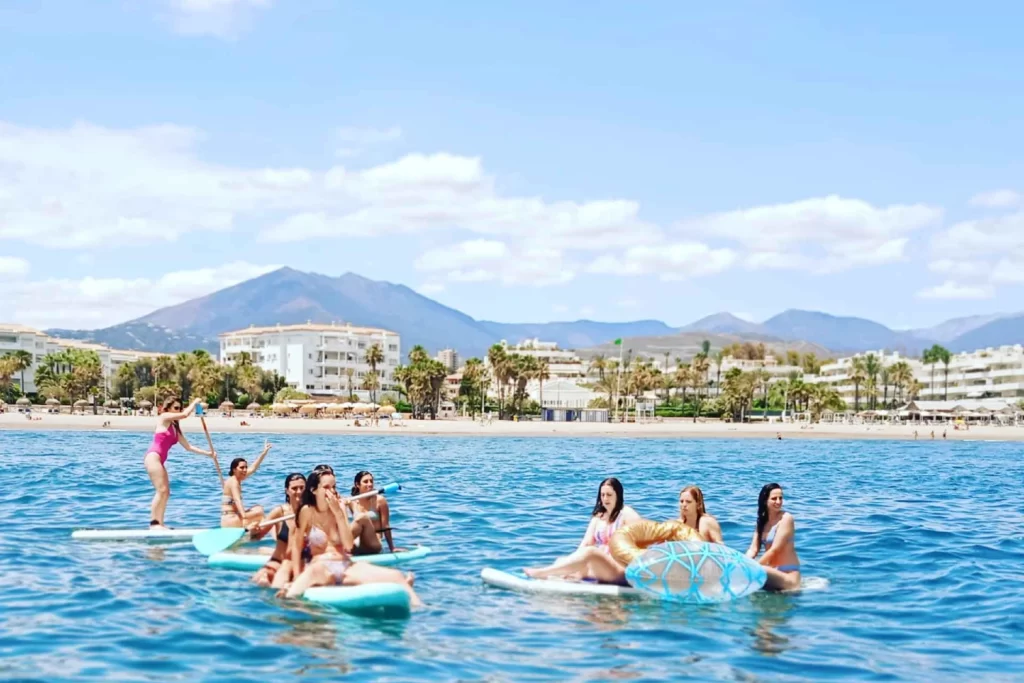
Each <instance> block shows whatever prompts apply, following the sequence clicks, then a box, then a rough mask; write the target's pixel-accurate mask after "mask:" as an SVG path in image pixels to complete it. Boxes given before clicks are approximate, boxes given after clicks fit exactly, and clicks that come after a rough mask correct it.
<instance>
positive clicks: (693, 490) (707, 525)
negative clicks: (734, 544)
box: [679, 486, 724, 543]
mask: <svg viewBox="0 0 1024 683" xmlns="http://www.w3.org/2000/svg"><path fill="white" fill-rule="evenodd" d="M679 519H681V520H683V523H684V524H686V526H688V527H690V528H691V529H695V530H696V531H697V533H699V534H700V537H701V538H702V539H704V540H705V541H707V542H708V543H723V542H724V541H722V527H721V526H719V524H718V520H717V519H715V518H714V517H712V516H711V515H709V514H708V511H707V510H706V509H705V508H704V493H703V492H701V490H700V488H699V487H697V486H687V487H686V488H684V489H683V490H682V491H680V492H679Z"/></svg>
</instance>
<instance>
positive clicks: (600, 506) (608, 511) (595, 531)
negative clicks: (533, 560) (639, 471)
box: [525, 477, 640, 583]
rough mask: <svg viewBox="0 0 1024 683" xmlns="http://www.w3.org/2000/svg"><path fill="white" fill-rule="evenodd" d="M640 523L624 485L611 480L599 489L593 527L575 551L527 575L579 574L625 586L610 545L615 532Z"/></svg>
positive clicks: (591, 525) (603, 482) (622, 571)
mask: <svg viewBox="0 0 1024 683" xmlns="http://www.w3.org/2000/svg"><path fill="white" fill-rule="evenodd" d="M639 521H640V515H638V514H637V513H636V510H634V509H633V508H631V507H630V506H628V505H626V504H625V494H624V491H623V488H622V483H621V482H620V481H619V480H618V479H616V478H615V477H609V478H607V479H605V480H604V481H602V482H601V485H600V486H598V487H597V501H596V502H595V503H594V509H593V511H592V512H591V514H590V524H589V525H588V526H587V532H586V533H585V534H584V535H583V540H582V541H580V545H579V547H577V548H576V551H575V552H574V553H573V554H572V555H569V556H568V557H562V558H559V559H557V560H556V561H555V562H554V563H553V564H551V565H550V566H548V567H542V568H537V569H527V570H525V571H526V575H527V576H530V577H532V578H535V579H546V578H548V577H551V576H568V575H572V574H580V575H582V576H583V577H586V578H593V579H597V580H598V581H600V582H602V583H622V582H623V581H624V580H625V571H626V568H625V567H624V566H622V565H621V564H619V562H617V561H616V560H615V558H613V557H612V556H611V553H610V552H609V550H608V542H609V541H610V540H611V538H612V534H614V533H615V532H616V531H618V530H619V529H621V528H622V527H624V526H628V525H630V524H633V523H635V522H639Z"/></svg>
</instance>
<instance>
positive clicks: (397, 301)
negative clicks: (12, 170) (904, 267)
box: [47, 267, 1024, 357]
mask: <svg viewBox="0 0 1024 683" xmlns="http://www.w3.org/2000/svg"><path fill="white" fill-rule="evenodd" d="M310 321H311V322H320V323H330V322H343V321H344V322H352V323H355V324H358V325H367V326H373V327H383V328H385V329H389V330H393V331H395V332H398V333H399V334H400V335H401V338H402V348H403V349H406V350H407V349H410V348H412V346H413V345H415V344H422V345H423V346H424V347H426V348H427V349H428V351H430V352H432V353H433V352H436V351H437V350H439V349H442V348H454V349H456V350H458V351H459V353H460V354H461V355H463V356H464V357H468V356H481V355H483V354H484V353H486V351H487V348H488V347H489V346H490V345H491V344H494V343H495V342H498V341H500V340H502V339H505V340H507V341H508V342H509V343H510V344H514V343H516V342H519V341H521V340H523V339H530V338H535V337H536V338H540V339H541V340H544V341H554V342H557V343H558V345H559V346H560V347H562V348H572V349H581V350H586V349H593V348H597V347H601V348H603V347H604V346H605V345H607V344H608V343H610V342H611V341H612V340H614V339H616V338H619V337H621V338H623V339H625V340H629V339H631V338H645V339H647V338H652V339H653V341H651V342H650V344H653V345H654V346H655V347H657V348H664V349H673V348H679V349H688V348H691V347H692V346H693V344H692V341H693V340H692V338H693V337H694V335H696V336H699V335H700V334H706V335H708V336H709V340H711V341H712V343H713V345H715V346H717V345H718V344H726V343H731V342H732V341H761V342H764V343H765V344H766V345H774V346H779V345H780V344H781V346H782V347H784V348H796V349H800V348H805V350H814V351H815V352H817V353H819V355H828V354H833V355H834V354H836V353H843V352H856V351H868V350H879V349H886V350H891V351H900V352H901V353H904V354H907V355H917V354H919V353H920V352H921V350H923V349H925V348H927V347H929V346H931V345H932V344H936V343H938V344H942V345H943V346H945V347H946V348H948V349H950V350H951V351H962V350H968V351H969V350H973V349H977V348H985V347H989V346H999V345H1002V344H1014V343H1018V342H1021V341H1024V314H1019V313H1018V314H1013V315H978V316H971V317H968V318H957V319H953V320H948V321H946V322H943V323H941V324H939V325H936V326H934V327H931V328H927V329H919V330H893V329H890V328H888V327H886V326H885V325H882V324H880V323H877V322H874V321H871V320H867V319H864V318H852V317H838V316H833V315H829V314H827V313H820V312H814V311H801V310H787V311H784V312H782V313H779V314H778V315H776V316H773V317H771V318H769V319H768V320H765V321H764V322H761V323H755V322H750V321H748V320H743V319H741V318H738V317H736V316H734V315H732V314H729V313H718V314H715V315H711V316H708V317H706V318H702V319H700V320H697V321H696V322H693V323H690V324H689V325H685V326H683V327H681V328H674V327H671V326H669V325H666V324H665V323H664V322H661V321H659V320H634V321H629V322H621V323H612V322H595V321H592V320H577V321H573V322H550V323H499V322H493V321H488V320H476V319H474V318H472V317H470V316H468V315H466V314H465V313H462V312H460V311H458V310H455V309H454V308H450V307H448V306H445V305H443V304H440V303H438V302H437V301H434V300H433V299H430V298H428V297H426V296H423V295H422V294H419V293H417V292H415V291H413V290H412V289H410V288H409V287H406V286H405V285H396V284H392V283H390V282H383V281H377V280H370V279H368V278H364V277H362V276H360V275H356V274H355V273H346V274H344V275H341V276H339V277H330V276H327V275H320V274H316V273H305V272H301V271H298V270H295V269H292V268H287V267H285V268H280V269H278V270H275V271H273V272H270V273H266V274H264V275H260V276H259V277H256V278H253V279H251V280H247V281H245V282H241V283H239V284H236V285H233V286H231V287H227V288H225V289H222V290H219V291H216V292H213V293H212V294H208V295H206V296H203V297H199V298H196V299H192V300H189V301H186V302H184V303H181V304H177V305H175V306H168V307H166V308H161V309H159V310H157V311H154V312H152V313H150V314H148V315H146V316H143V317H141V318H137V319H135V320H130V321H128V322H125V323H121V324H119V325H114V326H112V327H107V328H103V329H98V330H63V329H51V330H47V333H48V334H51V335H53V336H57V337H64V338H71V339H86V340H91V341H95V342H99V343H102V344H107V345H109V346H112V347H115V348H123V349H139V350H147V351H157V352H163V353H176V352H178V351H188V350H192V349H195V348H206V349H208V350H210V351H211V352H216V351H217V350H218V349H219V344H218V341H217V335H218V334H220V333H222V332H227V331H231V330H238V329H242V328H245V327H248V326H250V325H257V326H264V325H275V324H278V323H280V324H282V325H287V324H295V323H304V322H310ZM673 337H678V339H673ZM638 341H640V340H638ZM644 343H646V342H644ZM650 344H648V345H650ZM801 344H802V345H803V346H801Z"/></svg>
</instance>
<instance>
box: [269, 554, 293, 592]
mask: <svg viewBox="0 0 1024 683" xmlns="http://www.w3.org/2000/svg"><path fill="white" fill-rule="evenodd" d="M291 578H292V561H291V560H285V561H284V562H282V563H281V566H280V567H278V568H277V572H275V573H274V580H273V581H271V582H270V587H271V588H284V587H285V586H287V585H288V581H289V580H291Z"/></svg>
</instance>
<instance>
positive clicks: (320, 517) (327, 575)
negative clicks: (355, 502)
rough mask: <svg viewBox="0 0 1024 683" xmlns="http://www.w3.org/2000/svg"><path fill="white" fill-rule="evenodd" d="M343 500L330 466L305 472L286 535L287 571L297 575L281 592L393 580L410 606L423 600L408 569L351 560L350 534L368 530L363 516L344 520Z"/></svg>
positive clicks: (370, 529)
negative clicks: (293, 520) (294, 520)
mask: <svg viewBox="0 0 1024 683" xmlns="http://www.w3.org/2000/svg"><path fill="white" fill-rule="evenodd" d="M347 505H348V503H347V501H346V500H345V499H344V498H342V497H340V496H338V492H337V489H336V487H335V479H334V474H333V472H329V471H327V470H316V471H314V472H312V473H311V474H310V475H309V476H308V477H306V490H305V491H303V493H302V505H301V507H300V508H299V516H298V523H297V524H296V528H295V529H294V530H293V531H292V532H291V533H290V538H289V542H290V546H291V562H292V573H293V574H295V575H296V577H297V578H296V579H295V581H293V582H292V584H291V586H290V587H289V588H288V589H287V591H285V592H284V596H285V597H289V598H293V597H297V596H300V595H302V594H303V593H304V592H306V589H307V588H311V587H313V586H332V585H336V586H341V585H345V586H358V585H361V584H364V583H397V584H399V585H401V586H402V587H403V588H405V590H406V591H407V592H408V593H409V600H410V603H411V604H412V606H413V607H419V606H421V605H422V604H423V603H422V602H420V599H419V596H418V595H416V592H415V591H414V590H413V588H412V585H413V581H414V579H415V577H414V576H413V574H412V573H411V572H410V573H408V574H403V573H402V572H400V571H398V570H397V569H391V568H390V567H381V566H377V565H373V564H370V563H369V562H352V557H351V553H352V547H353V546H354V545H355V536H356V535H359V536H361V537H365V536H366V533H367V531H368V532H369V533H370V534H373V533H374V531H373V525H372V524H370V523H369V520H368V519H365V518H364V519H360V520H357V521H355V522H353V523H352V524H350V523H349V521H348V514H347V513H346V511H345V509H346V507H347ZM303 551H306V552H305V553H304V552H303ZM307 558H308V560H307Z"/></svg>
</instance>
